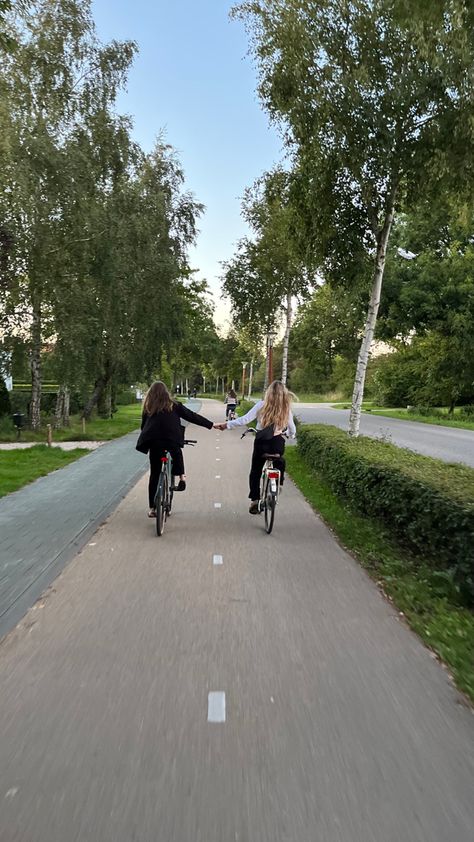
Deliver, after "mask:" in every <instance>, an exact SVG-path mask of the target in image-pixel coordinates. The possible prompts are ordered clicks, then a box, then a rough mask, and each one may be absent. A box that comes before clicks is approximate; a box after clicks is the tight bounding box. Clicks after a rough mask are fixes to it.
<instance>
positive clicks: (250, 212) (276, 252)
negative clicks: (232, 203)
mask: <svg viewBox="0 0 474 842" xmlns="http://www.w3.org/2000/svg"><path fill="white" fill-rule="evenodd" d="M292 187H293V177H292V173H291V172H287V171H285V170H283V169H281V168H276V169H275V170H273V171H272V172H269V173H265V175H264V176H263V177H262V178H261V179H259V180H258V181H257V182H256V183H255V185H254V187H253V188H252V189H250V190H248V191H246V195H245V199H244V203H243V216H244V218H245V219H246V220H247V221H248V222H249V224H250V225H251V226H252V228H253V230H254V232H255V236H256V250H257V252H258V255H259V262H260V264H261V265H262V266H264V267H265V268H264V274H265V277H267V278H268V279H269V282H270V283H271V284H272V285H273V288H274V291H275V294H278V291H280V295H282V298H281V300H280V309H281V311H282V312H283V314H284V317H285V333H284V337H283V356H282V373H281V379H282V383H284V384H285V385H286V381H287V376H288V347H289V341H290V332H291V328H292V323H293V300H294V299H295V298H300V297H302V296H305V295H306V294H307V293H308V291H309V289H310V285H311V281H310V277H311V275H310V271H309V270H308V267H307V264H306V262H305V259H304V257H305V254H304V251H305V250H304V248H303V247H302V244H301V241H300V230H299V215H298V212H297V208H296V207H295V204H294V202H293V201H292Z"/></svg>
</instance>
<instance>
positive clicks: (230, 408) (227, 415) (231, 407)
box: [225, 403, 237, 418]
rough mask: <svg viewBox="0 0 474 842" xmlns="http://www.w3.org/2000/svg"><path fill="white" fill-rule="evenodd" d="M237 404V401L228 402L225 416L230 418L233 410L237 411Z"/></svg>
mask: <svg viewBox="0 0 474 842" xmlns="http://www.w3.org/2000/svg"><path fill="white" fill-rule="evenodd" d="M236 406H237V404H235V403H228V404H227V407H226V411H225V417H226V418H228V417H229V414H230V413H231V412H235V407H236Z"/></svg>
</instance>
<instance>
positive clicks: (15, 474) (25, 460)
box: [0, 444, 89, 497]
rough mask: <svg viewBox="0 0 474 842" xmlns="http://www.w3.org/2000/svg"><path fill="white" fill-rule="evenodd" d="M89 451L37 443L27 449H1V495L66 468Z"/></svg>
mask: <svg viewBox="0 0 474 842" xmlns="http://www.w3.org/2000/svg"><path fill="white" fill-rule="evenodd" d="M88 452H89V451H87V450H79V449H78V448H76V449H75V450H68V451H65V450H60V449H59V448H57V447H48V446H47V445H45V444H43V445H41V444H40V445H36V446H35V447H29V448H27V449H25V450H1V451H0V497H3V496H4V495H5V494H11V492H12V491H17V490H18V489H19V488H22V487H23V486H24V485H27V484H28V483H29V482H33V480H35V479H38V477H44V476H46V474H49V473H51V471H56V470H58V468H64V467H65V466H66V465H69V464H70V463H71V462H74V461H75V460H76V459H79V457H80V456H85V455H86V454H87V453H88Z"/></svg>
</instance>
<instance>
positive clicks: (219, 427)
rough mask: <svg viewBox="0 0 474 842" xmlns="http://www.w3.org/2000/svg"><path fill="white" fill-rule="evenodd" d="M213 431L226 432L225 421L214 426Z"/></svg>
mask: <svg viewBox="0 0 474 842" xmlns="http://www.w3.org/2000/svg"><path fill="white" fill-rule="evenodd" d="M214 430H227V421H222V423H220V424H214Z"/></svg>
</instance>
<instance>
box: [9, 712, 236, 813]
mask: <svg viewBox="0 0 474 842" xmlns="http://www.w3.org/2000/svg"><path fill="white" fill-rule="evenodd" d="M224 704H225V702H224ZM224 718H225V708H224ZM17 792H18V787H17V786H12V788H11V789H9V790H8V791H7V792H6V793H5V798H14V797H15V795H16V794H17Z"/></svg>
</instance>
